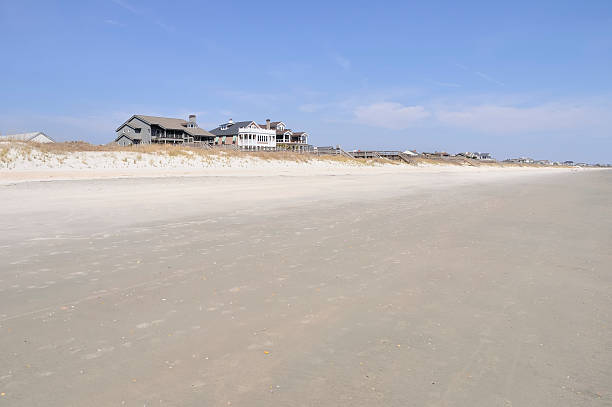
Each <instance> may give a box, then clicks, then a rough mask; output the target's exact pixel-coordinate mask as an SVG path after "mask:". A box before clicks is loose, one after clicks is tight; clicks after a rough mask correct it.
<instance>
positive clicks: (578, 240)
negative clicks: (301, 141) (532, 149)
mask: <svg viewBox="0 0 612 407" xmlns="http://www.w3.org/2000/svg"><path fill="white" fill-rule="evenodd" d="M300 168H302V169H300ZM273 169H274V170H275V171H278V168H273ZM62 171H63V172H62ZM62 171H56V172H53V171H49V170H45V169H36V168H29V169H28V168H22V169H21V170H20V171H16V170H13V171H8V170H5V171H2V172H1V173H0V207H1V208H2V212H3V217H2V228H1V229H2V231H3V232H2V233H1V234H0V258H1V259H2V263H1V264H2V266H1V271H0V349H1V351H0V393H2V397H1V398H0V404H1V405H3V406H45V407H49V406H143V405H145V406H203V405H206V406H229V405H231V406H271V405H278V406H409V405H414V406H487V407H488V406H560V405H568V406H569V405H571V406H594V405H595V406H597V405H601V406H604V405H612V385H611V384H610V383H612V351H611V349H612V325H611V324H610V321H611V320H612V315H611V312H612V275H611V274H610V265H612V250H610V248H611V247H612V233H611V230H612V216H611V212H610V208H612V171H609V170H570V169H561V168H556V169H533V168H497V169H495V168H463V167H459V168H445V167H439V168H430V167H428V168H414V167H409V166H406V168H404V167H398V166H377V167H366V168H362V167H355V168H348V167H346V168H345V167H342V168H328V167H323V168H320V169H309V170H308V171H305V170H304V169H303V167H299V166H296V167H295V168H286V169H285V170H283V171H285V172H284V173H283V172H281V173H280V174H277V175H271V169H270V168H268V169H266V168H261V169H259V170H256V171H245V170H240V169H231V168H230V169H227V170H224V171H222V170H219V169H217V170H213V169H211V170H209V171H204V170H201V169H189V168H180V169H175V170H172V171H163V172H162V171H161V170H159V171H157V172H156V170H154V169H126V170H125V171H126V172H123V173H117V172H111V171H112V170H109V172H107V173H106V174H107V176H104V175H102V176H100V174H104V172H103V171H102V172H101V171H99V170H96V171H94V170H93V169H92V170H90V172H89V173H88V172H87V171H88V170H87V169H86V168H84V169H81V170H79V171H76V170H62ZM122 171H123V170H122ZM75 174H79V175H75ZM118 177H120V178H118ZM37 180H38V181H37ZM42 180H50V181H47V182H39V181H42Z"/></svg>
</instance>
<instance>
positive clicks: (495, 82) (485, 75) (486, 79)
mask: <svg viewBox="0 0 612 407" xmlns="http://www.w3.org/2000/svg"><path fill="white" fill-rule="evenodd" d="M474 73H475V74H476V75H478V76H480V77H481V78H482V79H484V80H485V81H488V82H491V83H494V84H496V85H499V86H505V84H504V83H503V82H500V81H498V80H496V79H493V78H491V77H490V76H489V75H487V74H485V73H482V72H479V71H476V72H474Z"/></svg>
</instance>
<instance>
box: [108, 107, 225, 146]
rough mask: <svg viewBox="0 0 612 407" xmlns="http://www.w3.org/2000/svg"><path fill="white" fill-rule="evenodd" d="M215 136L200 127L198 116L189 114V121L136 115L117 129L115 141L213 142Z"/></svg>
mask: <svg viewBox="0 0 612 407" xmlns="http://www.w3.org/2000/svg"><path fill="white" fill-rule="evenodd" d="M214 138H215V136H214V135H213V134H211V133H209V132H208V131H206V130H204V129H202V128H200V127H198V125H197V123H196V116H195V115H194V114H192V115H189V121H185V120H182V119H174V118H171V117H156V116H144V115H140V114H137V115H134V116H132V117H130V119H129V120H127V121H126V122H124V123H123V124H122V125H121V126H119V127H118V128H117V130H116V137H115V143H117V144H119V145H121V146H129V145H132V144H151V143H162V144H167V143H171V144H176V143H207V144H212V143H213V140H214Z"/></svg>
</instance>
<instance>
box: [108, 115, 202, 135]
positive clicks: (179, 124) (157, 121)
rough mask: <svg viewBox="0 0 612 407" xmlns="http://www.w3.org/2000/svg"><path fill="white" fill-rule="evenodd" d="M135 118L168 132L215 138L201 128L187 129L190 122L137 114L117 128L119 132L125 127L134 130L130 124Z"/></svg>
mask: <svg viewBox="0 0 612 407" xmlns="http://www.w3.org/2000/svg"><path fill="white" fill-rule="evenodd" d="M133 118H138V119H140V120H142V121H143V122H145V123H147V124H148V125H155V126H159V127H161V128H163V129H166V130H182V131H184V132H185V133H187V134H190V135H192V136H209V137H212V136H213V134H211V133H209V132H207V131H206V130H204V129H202V128H200V127H187V124H189V122H188V121H186V120H183V119H175V118H172V117H158V116H145V115H142V114H135V115H134V116H132V117H130V119H129V120H128V121H126V122H125V123H123V124H122V125H121V126H119V127H118V128H117V131H119V130H120V129H121V128H122V127H123V126H125V125H127V126H130V127H131V128H134V126H132V125H130V124H128V122H129V121H130V120H132V119H133Z"/></svg>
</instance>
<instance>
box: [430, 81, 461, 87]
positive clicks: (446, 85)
mask: <svg viewBox="0 0 612 407" xmlns="http://www.w3.org/2000/svg"><path fill="white" fill-rule="evenodd" d="M432 83H433V84H434V85H438V86H444V87H447V88H460V87H461V85H460V84H458V83H453V82H438V81H432Z"/></svg>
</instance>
